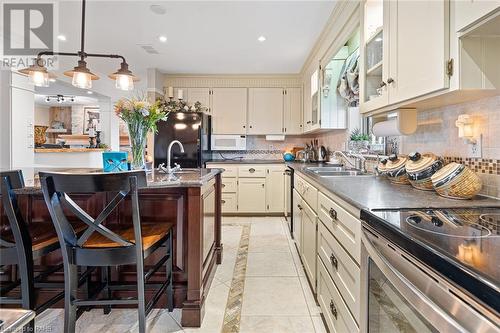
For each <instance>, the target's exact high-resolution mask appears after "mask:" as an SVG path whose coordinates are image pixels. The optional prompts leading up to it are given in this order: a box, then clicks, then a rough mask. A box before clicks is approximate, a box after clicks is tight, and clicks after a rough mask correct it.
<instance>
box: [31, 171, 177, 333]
mask: <svg viewBox="0 0 500 333" xmlns="http://www.w3.org/2000/svg"><path fill="white" fill-rule="evenodd" d="M39 175H40V179H41V183H42V190H43V195H44V198H45V202H46V204H47V207H48V208H49V212H50V216H51V217H52V221H53V223H54V226H55V228H56V231H57V235H58V237H59V242H60V245H61V252H62V256H63V264H64V280H65V298H64V332H66V333H72V332H74V331H75V325H76V320H77V318H78V317H79V315H80V314H81V312H80V311H78V310H79V308H80V307H87V306H104V307H108V306H109V307H111V306H114V305H124V304H137V307H138V317H139V332H141V333H144V332H146V316H147V314H148V313H149V312H150V311H151V310H152V308H153V306H154V305H155V304H156V302H157V301H158V300H159V299H160V297H161V295H162V294H163V293H166V294H167V307H168V309H169V311H172V310H173V288H172V277H173V274H172V260H173V244H172V242H173V240H172V227H173V224H171V223H165V224H157V223H156V224H152V223H149V224H148V223H144V222H141V218H140V212H139V196H138V188H139V187H144V186H146V173H145V172H144V171H130V172H120V173H89V174H68V173H55V172H40V174H39ZM102 192H106V193H108V194H109V193H110V192H111V193H117V194H116V195H115V196H114V197H113V198H112V199H111V200H110V201H109V202H107V204H106V206H105V207H104V209H103V210H102V211H101V212H100V214H99V215H98V216H97V217H96V218H95V219H94V218H92V217H91V216H90V215H89V213H88V212H86V211H84V210H83V209H82V208H81V207H80V206H78V205H77V204H76V203H75V202H74V201H73V200H72V198H71V196H70V193H102ZM127 196H128V197H130V203H129V204H130V205H131V211H132V221H131V222H132V223H129V224H128V225H123V224H121V225H119V224H107V225H106V226H104V225H103V222H104V221H106V219H107V217H108V216H109V215H110V214H111V213H112V212H113V211H115V209H116V208H117V207H118V205H120V204H121V203H122V202H124V203H125V204H126V203H127V202H126V200H124V199H125V198H126V197H127ZM68 211H71V213H72V214H73V215H75V216H76V217H78V218H79V219H80V220H81V221H82V222H84V223H85V224H86V225H87V229H86V230H85V231H84V232H83V234H82V235H81V236H79V237H78V236H77V234H76V233H75V230H74V229H73V228H72V226H71V225H70V224H69V223H68V216H67V215H66V212H68ZM160 247H166V255H165V256H163V257H162V258H161V259H159V260H158V261H157V263H156V264H155V265H153V267H152V268H151V269H149V270H148V272H146V273H144V259H145V258H147V257H148V256H149V255H151V254H152V253H153V252H155V251H156V250H157V249H159V248H160ZM131 264H135V265H136V268H137V286H136V289H133V290H137V298H132V299H131V298H126V299H125V298H123V299H117V298H112V297H111V296H112V294H111V291H113V290H126V288H127V285H119V284H114V283H112V282H111V281H106V282H105V283H101V286H100V287H99V288H98V290H97V291H96V292H95V294H94V295H93V296H92V297H89V298H87V299H79V298H78V296H77V289H78V288H77V283H76V281H77V279H78V277H77V267H78V266H100V267H103V268H107V267H109V266H119V265H131ZM163 265H165V268H166V274H167V278H166V281H165V282H164V283H162V284H160V286H158V288H157V291H156V293H155V294H154V296H153V297H152V299H151V300H150V301H149V302H148V303H147V304H146V302H145V288H146V287H147V284H146V282H147V281H148V279H149V278H150V277H151V276H152V275H153V274H154V273H155V272H157V271H158V270H159V269H160V268H161V267H162V266H163ZM128 287H130V286H128ZM103 292H106V293H105V297H104V298H97V297H98V295H99V294H101V293H103Z"/></svg>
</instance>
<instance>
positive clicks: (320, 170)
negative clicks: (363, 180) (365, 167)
mask: <svg viewBox="0 0 500 333" xmlns="http://www.w3.org/2000/svg"><path fill="white" fill-rule="evenodd" d="M304 170H305V171H306V172H308V173H312V174H315V175H317V176H319V177H325V178H329V177H360V176H364V177H366V176H372V174H370V173H366V172H363V171H360V170H356V169H346V168H345V167H342V166H331V167H307V168H305V169H304Z"/></svg>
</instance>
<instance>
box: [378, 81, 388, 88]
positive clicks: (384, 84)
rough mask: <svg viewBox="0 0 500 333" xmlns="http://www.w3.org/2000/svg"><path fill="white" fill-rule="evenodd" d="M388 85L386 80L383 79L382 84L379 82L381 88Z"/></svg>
mask: <svg viewBox="0 0 500 333" xmlns="http://www.w3.org/2000/svg"><path fill="white" fill-rule="evenodd" d="M386 85H387V83H385V82H384V81H381V82H380V84H379V87H380V88H383V87H385V86H386Z"/></svg>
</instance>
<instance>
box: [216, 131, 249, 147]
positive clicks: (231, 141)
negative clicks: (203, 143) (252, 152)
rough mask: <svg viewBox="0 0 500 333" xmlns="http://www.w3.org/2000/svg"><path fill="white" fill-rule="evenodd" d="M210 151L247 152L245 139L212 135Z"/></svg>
mask: <svg viewBox="0 0 500 333" xmlns="http://www.w3.org/2000/svg"><path fill="white" fill-rule="evenodd" d="M212 150H247V137H246V135H222V134H212Z"/></svg>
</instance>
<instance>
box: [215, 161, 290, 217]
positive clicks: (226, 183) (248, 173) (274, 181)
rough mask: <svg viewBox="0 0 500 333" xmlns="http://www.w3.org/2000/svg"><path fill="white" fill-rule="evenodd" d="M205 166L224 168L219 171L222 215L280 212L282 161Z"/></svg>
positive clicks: (282, 187) (283, 174)
mask: <svg viewBox="0 0 500 333" xmlns="http://www.w3.org/2000/svg"><path fill="white" fill-rule="evenodd" d="M207 168H221V169H224V170H225V171H224V172H223V173H222V213H223V214H238V213H242V214H249V213H257V214H283V212H284V209H285V169H286V166H285V165H284V164H272V165H271V164H269V165H265V164H259V165H250V164H230V163H228V164H216V163H207ZM288 190H289V189H288Z"/></svg>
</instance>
